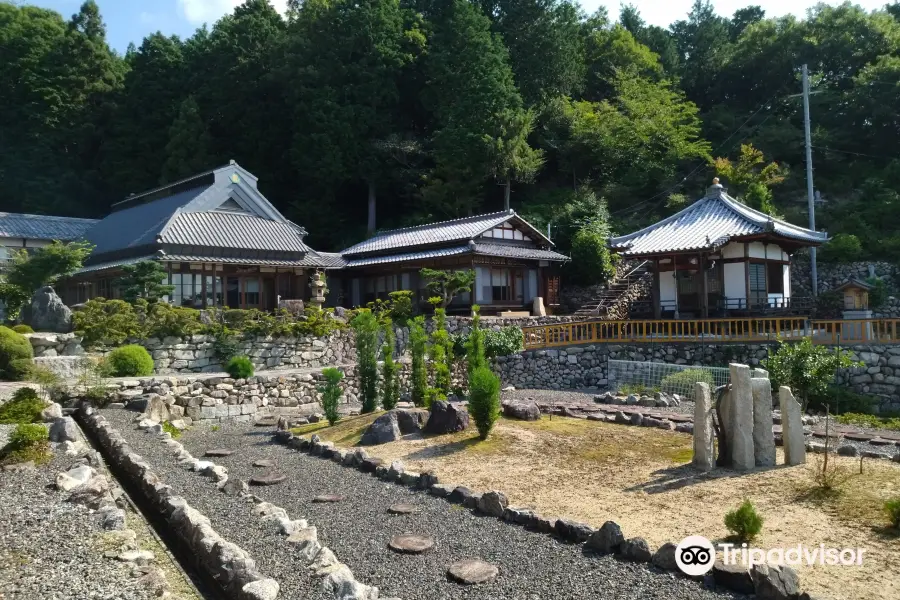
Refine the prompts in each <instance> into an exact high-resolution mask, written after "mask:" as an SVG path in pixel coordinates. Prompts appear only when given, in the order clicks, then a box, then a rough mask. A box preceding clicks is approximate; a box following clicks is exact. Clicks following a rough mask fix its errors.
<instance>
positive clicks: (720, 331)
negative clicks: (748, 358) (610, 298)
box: [522, 317, 900, 350]
mask: <svg viewBox="0 0 900 600" xmlns="http://www.w3.org/2000/svg"><path fill="white" fill-rule="evenodd" d="M898 323H900V319H854V320H833V321H828V320H813V319H809V318H806V317H760V318H753V317H747V318H736V319H696V320H646V321H645V320H636V321H581V322H574V323H559V324H555V325H539V326H536V327H523V328H522V333H523V334H524V336H525V349H526V350H535V349H539V348H552V347H556V346H570V345H577V344H616V343H626V342H628V343H659V342H704V343H710V344H713V343H735V342H775V341H777V340H779V339H782V340H800V339H802V338H805V337H810V338H812V340H813V342H814V343H817V344H828V345H837V344H843V345H852V344H865V343H878V344H897V343H900V339H898V336H897V330H898Z"/></svg>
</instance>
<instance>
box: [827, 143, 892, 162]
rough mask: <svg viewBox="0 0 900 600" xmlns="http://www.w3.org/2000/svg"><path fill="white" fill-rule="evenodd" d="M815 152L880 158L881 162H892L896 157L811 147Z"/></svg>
mask: <svg viewBox="0 0 900 600" xmlns="http://www.w3.org/2000/svg"><path fill="white" fill-rule="evenodd" d="M813 148H815V149H816V150H825V151H826V152H839V153H840V154H852V155H854V156H865V157H868V158H880V159H882V160H894V158H896V157H890V156H879V155H876V154H863V153H862V152H851V151H850V150H838V149H837V148H828V147H826V146H813Z"/></svg>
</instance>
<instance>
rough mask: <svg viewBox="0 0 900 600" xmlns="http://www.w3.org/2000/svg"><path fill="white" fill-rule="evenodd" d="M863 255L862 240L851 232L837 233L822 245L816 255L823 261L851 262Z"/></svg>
mask: <svg viewBox="0 0 900 600" xmlns="http://www.w3.org/2000/svg"><path fill="white" fill-rule="evenodd" d="M862 255H863V249H862V242H860V241H859V238H858V237H856V236H855V235H853V234H852V233H839V234H837V235H836V236H834V237H833V238H831V240H829V241H828V243H827V244H825V245H823V246H822V249H821V250H820V251H819V253H818V255H817V256H818V257H819V258H821V259H822V261H823V262H835V263H837V262H853V261H855V260H859V259H860V258H861V257H862Z"/></svg>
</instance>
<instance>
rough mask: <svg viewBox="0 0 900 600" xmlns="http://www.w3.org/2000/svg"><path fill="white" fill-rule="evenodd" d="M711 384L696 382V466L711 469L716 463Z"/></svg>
mask: <svg viewBox="0 0 900 600" xmlns="http://www.w3.org/2000/svg"><path fill="white" fill-rule="evenodd" d="M711 410H712V400H711V399H710V394H709V384H707V383H703V382H702V381H698V382H697V383H695V384H694V461H693V462H694V467H696V468H698V469H700V470H703V471H709V470H710V469H712V468H713V467H714V466H715V464H716V449H715V432H714V431H713V420H712V419H713V418H712V412H711Z"/></svg>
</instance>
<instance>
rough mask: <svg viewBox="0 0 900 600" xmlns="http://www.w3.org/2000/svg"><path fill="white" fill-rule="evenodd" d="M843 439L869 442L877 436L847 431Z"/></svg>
mask: <svg viewBox="0 0 900 600" xmlns="http://www.w3.org/2000/svg"><path fill="white" fill-rule="evenodd" d="M844 437H845V438H847V439H848V440H853V441H854V442H868V441H869V440H874V439H875V438H876V437H877V436H874V435H872V434H871V433H856V432H852V431H849V432H847V433H845V434H844Z"/></svg>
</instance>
